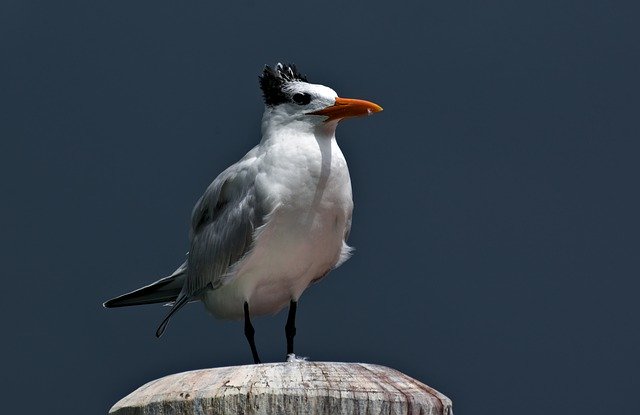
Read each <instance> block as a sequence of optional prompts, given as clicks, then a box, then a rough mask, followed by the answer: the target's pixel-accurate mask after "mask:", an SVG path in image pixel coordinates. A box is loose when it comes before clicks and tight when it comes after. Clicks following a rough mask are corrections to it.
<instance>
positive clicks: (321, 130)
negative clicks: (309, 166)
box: [262, 116, 337, 142]
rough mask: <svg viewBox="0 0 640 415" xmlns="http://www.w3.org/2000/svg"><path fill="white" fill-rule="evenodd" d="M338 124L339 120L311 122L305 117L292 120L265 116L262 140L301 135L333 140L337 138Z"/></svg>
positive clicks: (321, 139)
mask: <svg viewBox="0 0 640 415" xmlns="http://www.w3.org/2000/svg"><path fill="white" fill-rule="evenodd" d="M336 126H337V122H328V123H325V122H319V123H311V122H309V121H308V120H304V119H303V120H295V119H294V120H292V119H290V118H289V119H285V118H284V117H278V116H265V117H263V119H262V142H265V141H266V140H269V141H274V140H278V139H279V138H281V137H282V138H283V137H292V136H293V137H295V136H301V135H309V136H313V137H314V138H315V139H317V140H320V141H325V140H326V141H331V140H333V139H335V134H336Z"/></svg>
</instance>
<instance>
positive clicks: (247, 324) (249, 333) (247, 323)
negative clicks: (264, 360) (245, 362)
mask: <svg viewBox="0 0 640 415" xmlns="http://www.w3.org/2000/svg"><path fill="white" fill-rule="evenodd" d="M255 333H256V331H255V330H254V328H253V326H252V325H251V319H250V318H249V303H247V302H246V301H245V303H244V335H245V337H246V338H247V340H249V346H250V347H251V354H252V355H253V363H256V364H257V363H260V357H258V349H256V342H255V340H254V338H253V335H254V334H255Z"/></svg>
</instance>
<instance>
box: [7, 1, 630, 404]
mask: <svg viewBox="0 0 640 415" xmlns="http://www.w3.org/2000/svg"><path fill="white" fill-rule="evenodd" d="M219 3H220V2H214V1H206V2H205V1H197V2H165V1H148V2H139V1H108V2H106V1H102V2H88V1H75V2H72V1H25V0H22V1H21V0H4V1H3V2H2V3H1V4H0V48H1V49H0V53H1V60H0V106H1V108H0V139H1V141H0V146H1V147H0V154H1V157H2V160H1V163H0V173H1V175H0V177H2V180H1V182H0V183H1V186H2V187H1V188H0V191H1V194H2V203H0V226H1V228H0V229H1V235H2V237H1V244H2V245H1V246H0V248H1V249H0V252H1V253H2V254H1V255H2V268H3V270H2V275H3V277H2V281H3V298H2V300H1V301H0V307H1V310H2V316H3V335H2V345H3V349H4V351H3V353H2V367H3V375H2V376H1V377H0V378H1V380H0V382H2V386H1V388H0V389H1V390H2V396H3V400H4V402H3V412H4V411H7V413H9V412H11V411H10V409H11V408H13V407H16V408H17V407H20V408H21V410H20V411H19V412H20V413H27V412H31V413H39V412H40V410H39V408H41V407H43V406H44V407H46V408H47V410H48V412H50V413H78V414H80V413H96V414H99V413H106V411H107V410H108V409H109V407H110V406H111V405H112V404H113V403H114V402H115V401H116V400H118V399H119V398H121V397H122V396H124V395H125V394H127V393H128V392H130V391H131V390H133V389H134V388H136V387H137V386H139V385H141V384H142V383H145V382H147V381H149V380H151V379H154V378H157V377H160V376H163V375H166V374H170V373H175V372H179V371H185V370H189V369H196V368H203V367H214V366H223V365H235V364H243V363H248V362H250V353H249V349H248V346H247V345H246V343H245V339H244V336H243V334H242V325H241V324H238V323H235V322H219V321H215V320H213V319H212V318H211V317H209V316H208V315H207V314H206V313H205V312H204V311H203V308H202V306H200V305H192V306H189V307H187V308H186V309H185V310H184V311H182V312H181V313H179V314H178V315H177V317H176V318H175V319H174V320H173V322H172V324H171V326H170V327H169V330H168V331H167V333H166V335H165V336H164V337H163V338H162V339H161V340H156V339H155V337H154V331H155V328H156V325H157V324H158V322H159V321H160V320H161V318H162V317H163V315H164V314H165V312H166V311H167V310H166V308H162V307H154V306H148V307H141V308H132V309H119V310H105V309H103V308H102V307H101V303H102V301H104V300H105V299H107V298H109V297H112V296H114V295H117V294H120V293H122V292H124V291H127V290H130V289H133V288H136V287H138V286H141V285H143V284H147V283H149V282H151V281H153V280H155V279H156V278H159V277H162V276H164V275H166V274H167V273H168V272H171V271H173V269H174V268H175V267H176V266H177V265H178V264H179V263H180V262H181V261H182V260H183V258H184V254H185V253H186V251H187V249H188V239H187V235H188V223H189V215H190V212H191V208H192V206H193V204H194V203H195V201H196V200H197V198H198V197H199V196H200V194H201V192H202V191H203V190H204V188H205V187H206V186H207V185H208V183H209V182H210V181H211V180H212V179H213V178H214V177H215V176H216V175H217V174H218V173H219V172H220V171H222V169H224V168H225V167H226V166H227V165H229V164H231V163H233V162H235V161H236V160H237V159H238V158H239V157H241V156H242V155H243V154H244V153H245V152H246V151H247V150H249V149H250V148H251V147H252V146H253V145H255V144H256V143H257V142H258V141H259V139H260V136H259V132H260V131H259V122H260V116H261V113H262V102H261V99H260V92H259V90H258V85H257V76H258V74H259V72H260V70H261V68H262V65H264V64H265V63H270V64H272V63H274V62H276V61H279V60H282V61H292V62H295V63H297V64H298V66H299V67H300V68H301V70H302V71H303V72H304V73H306V74H307V75H308V76H309V78H310V80H312V81H314V82H318V83H323V84H326V85H328V86H331V87H332V88H334V89H335V90H337V91H338V93H339V94H340V95H342V96H345V97H354V98H365V99H370V100H373V101H375V102H378V103H379V104H381V105H382V106H383V107H384V108H385V111H384V112H383V113H381V114H377V115H376V116H375V117H371V118H368V119H362V120H353V121H349V122H345V123H344V124H343V125H341V126H340V128H339V129H338V139H339V142H340V144H341V146H342V149H343V151H344V153H345V154H346V157H347V159H348V161H349V163H350V168H351V174H352V180H353V187H354V197H355V204H356V208H355V215H354V223H353V231H352V234H351V240H350V242H351V244H352V245H354V246H355V247H356V249H357V251H356V253H355V256H354V257H353V258H352V259H351V260H350V261H349V262H347V263H346V264H345V265H344V266H343V267H341V268H340V269H339V270H337V271H335V272H333V273H332V274H331V275H330V276H329V277H328V278H327V279H325V280H324V281H323V282H322V283H321V284H319V285H317V286H314V287H313V288H312V289H310V290H309V291H307V293H305V295H304V296H303V298H302V301H301V305H300V309H299V319H298V336H297V350H298V351H299V352H300V354H302V355H306V356H310V358H311V359H312V360H336V361H363V362H372V363H379V364H383V365H388V366H392V367H394V368H397V369H399V370H401V371H404V372H406V373H407V374H409V375H411V376H414V377H416V378H418V379H420V380H422V381H423V382H425V383H428V384H429V385H431V386H433V387H435V388H437V389H438V390H440V391H442V392H443V393H445V394H446V395H448V396H449V397H451V398H452V399H453V401H454V408H455V411H456V413H458V414H465V413H468V414H472V413H473V414H489V413H491V414H494V413H505V414H506V413H511V414H521V415H522V414H538V413H540V412H552V413H594V414H595V413H604V412H607V413H616V412H620V413H631V412H632V411H633V410H634V409H635V408H637V405H636V404H635V401H636V400H637V399H636V398H637V390H638V387H639V386H640V385H639V384H638V380H637V379H638V369H639V366H640V365H639V360H640V359H639V357H638V350H639V337H640V334H639V332H638V320H639V319H638V313H639V311H640V309H639V306H638V293H639V288H640V287H639V284H638V275H639V266H638V265H639V262H640V261H639V255H638V253H639V245H640V244H639V239H638V231H639V229H638V228H639V226H638V225H639V221H638V211H639V208H640V203H639V202H640V198H639V195H638V179H639V177H640V169H639V167H638V157H639V151H640V144H639V142H638V140H639V133H640V128H639V125H638V120H639V110H640V98H639V97H640V95H639V92H640V88H639V81H638V78H639V74H640V41H639V40H640V25H639V24H638V21H639V17H640V15H639V13H638V12H639V6H638V3H637V2H632V1H628V2H625V1H617V2H603V1H561V0H560V1H559V0H554V1H540V0H539V1H530V2H514V1H482V2H477V1H448V2H414V3H412V4H408V3H397V4H392V3H391V2H375V1H368V2H359V3H355V2H353V3H351V2H330V1H322V2H318V1H316V2H305V3H302V2H295V3H294V2H291V3H278V2H268V3H267V2H258V1H239V2H234V3H233V4H227V5H221V4H219ZM283 326H284V314H280V315H278V316H277V317H275V318H263V319H258V320H257V321H256V329H257V341H258V346H259V349H260V350H261V352H262V354H263V358H264V359H265V360H267V361H276V360H280V359H282V358H283V354H284V350H285V339H284V331H283ZM25 405H27V406H28V407H29V406H32V411H30V410H29V409H27V410H25V409H24V406H25Z"/></svg>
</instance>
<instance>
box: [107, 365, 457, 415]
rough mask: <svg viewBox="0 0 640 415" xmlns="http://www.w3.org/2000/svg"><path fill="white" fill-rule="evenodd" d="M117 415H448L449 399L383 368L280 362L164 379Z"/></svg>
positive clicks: (121, 405)
mask: <svg viewBox="0 0 640 415" xmlns="http://www.w3.org/2000/svg"><path fill="white" fill-rule="evenodd" d="M109 413H110V414H114V415H115V414H117V415H134V414H135V415H138V414H144V415H169V414H171V415H174V414H176V415H177V414H188V415H190V414H216V415H227V414H265V415H266V414H274V415H275V414H278V415H280V414H336V415H342V414H345V415H346V414H349V415H351V414H398V415H399V414H423V415H436V414H437V415H452V409H451V400H449V398H447V397H446V396H444V395H443V394H441V393H440V392H438V391H436V390H435V389H433V388H430V387H429V386H427V385H425V384H423V383H421V382H418V381H417V380H415V379H412V378H410V377H409V376H407V375H405V374H403V373H401V372H398V371H397V370H394V369H389V368H387V367H384V366H378V365H371V364H363V363H332V362H283V363H267V364H260V365H247V366H233V367H221V368H216V369H203V370H195V371H192V372H184V373H178V374H175V375H169V376H166V377H163V378H160V379H157V380H154V381H152V382H149V383H147V384H146V385H144V386H142V387H140V388H139V389H137V390H135V391H134V392H132V393H131V394H129V395H128V396H126V397H124V398H123V399H121V400H120V401H119V402H118V403H116V404H115V405H114V406H113V408H111V411H110V412H109Z"/></svg>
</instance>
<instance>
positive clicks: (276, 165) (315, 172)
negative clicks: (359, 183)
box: [256, 139, 353, 220]
mask: <svg viewBox="0 0 640 415" xmlns="http://www.w3.org/2000/svg"><path fill="white" fill-rule="evenodd" d="M262 164H263V169H262V171H261V172H260V173H259V174H258V175H257V178H256V187H257V190H258V192H259V193H260V194H261V195H262V198H263V200H267V201H268V204H269V205H271V206H272V207H273V209H274V210H275V209H278V210H280V211H281V212H282V213H284V214H288V215H290V216H292V217H293V218H297V219H302V220H304V219H305V218H307V219H308V217H309V215H311V216H315V215H319V216H320V217H324V216H325V214H326V213H331V212H335V211H343V213H344V214H347V213H349V214H350V212H351V209H352V206H353V201H352V193H351V180H350V177H349V169H348V167H347V163H346V160H345V158H344V155H343V154H342V152H341V151H340V148H339V147H338V145H337V144H336V142H335V140H325V141H317V140H304V139H301V140H299V142H296V143H295V144H289V145H282V146H274V148H272V149H270V151H269V152H267V154H266V155H265V158H264V162H263V163H262Z"/></svg>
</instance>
